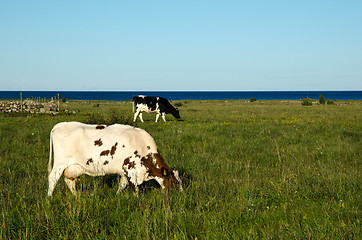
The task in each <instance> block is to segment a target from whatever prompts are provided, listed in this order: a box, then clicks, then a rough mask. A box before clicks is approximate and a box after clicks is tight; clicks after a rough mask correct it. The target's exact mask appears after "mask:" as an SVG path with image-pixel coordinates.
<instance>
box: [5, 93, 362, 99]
mask: <svg viewBox="0 0 362 240" xmlns="http://www.w3.org/2000/svg"><path fill="white" fill-rule="evenodd" d="M58 94H59V98H60V99H63V98H65V99H67V100H105V101H127V100H132V98H133V97H134V96H137V95H146V96H159V97H164V98H166V99H169V100H244V99H245V100H249V99H251V98H255V99H257V100H300V99H302V98H310V99H319V96H320V95H322V96H323V97H324V98H325V99H330V100H362V91H0V99H9V100H16V99H20V98H21V97H20V96H21V95H22V99H37V98H42V99H44V98H45V99H51V98H57V97H58Z"/></svg>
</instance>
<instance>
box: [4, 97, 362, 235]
mask: <svg viewBox="0 0 362 240" xmlns="http://www.w3.org/2000/svg"><path fill="white" fill-rule="evenodd" d="M63 104H67V108H70V109H71V110H75V111H77V114H76V115H68V114H65V113H64V114H60V115H57V116H48V115H29V116H28V117H23V116H14V117H9V115H6V114H2V115H0V142H1V145H0V208H1V222H0V238H2V239H70V238H74V239H110V238H116V239H195V238H197V239H265V238H266V239H309V238H312V239H359V238H360V237H361V231H360V227H361V217H360V216H361V214H360V203H361V202H362V201H361V200H362V199H361V186H360V179H361V174H360V172H361V171H360V170H361V169H360V166H361V136H362V131H361V130H362V128H361V122H362V121H361V119H362V111H361V110H362V102H361V101H346V102H337V104H335V105H314V106H308V107H306V106H302V105H301V104H300V103H293V102H282V101H257V102H252V103H251V102H249V101H227V102H226V101H184V102H182V105H181V106H180V107H179V109H180V114H181V117H182V118H183V119H184V121H183V122H179V121H176V120H175V119H173V117H172V116H171V115H170V116H167V119H168V120H169V121H168V122H166V123H164V122H158V123H155V122H154V118H155V116H154V115H144V119H145V122H144V123H140V122H137V123H136V124H137V126H138V127H141V128H144V129H146V130H147V131H148V132H149V133H150V134H151V135H152V136H153V137H154V138H155V140H156V143H157V144H158V148H159V150H160V152H161V154H162V155H163V157H164V158H165V159H166V161H167V163H168V164H169V165H170V167H175V168H177V169H179V170H180V173H181V177H182V180H183V182H184V185H185V186H184V191H183V192H179V191H171V192H169V193H164V192H163V191H162V190H161V189H159V188H158V187H157V184H152V183H147V184H145V185H144V186H143V187H142V190H141V193H140V194H139V196H138V197H136V196H134V194H133V193H132V192H131V191H130V190H129V189H128V188H126V189H125V190H124V191H123V192H122V193H121V194H119V195H117V194H116V191H117V186H116V185H117V181H118V178H117V177H115V176H110V177H96V178H92V177H89V176H82V177H81V178H80V181H79V182H77V188H78V190H79V192H80V195H79V196H77V197H74V196H73V195H71V193H70V191H69V189H67V187H66V186H65V184H64V182H63V181H62V178H61V180H60V181H59V183H58V184H57V186H56V188H55V191H54V195H53V197H52V198H48V197H47V196H46V193H47V184H48V183H47V162H48V154H49V132H50V130H51V128H52V127H53V126H54V125H55V124H56V123H57V122H60V121H82V122H89V123H103V124H111V123H113V122H122V123H126V124H132V121H131V119H132V107H131V104H130V103H129V102H99V103H98V102H97V103H96V104H95V103H94V102H81V101H75V102H67V103H63Z"/></svg>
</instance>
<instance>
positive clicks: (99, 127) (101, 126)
mask: <svg viewBox="0 0 362 240" xmlns="http://www.w3.org/2000/svg"><path fill="white" fill-rule="evenodd" d="M104 128H105V126H103V125H98V126H97V127H96V129H99V130H102V129H104Z"/></svg>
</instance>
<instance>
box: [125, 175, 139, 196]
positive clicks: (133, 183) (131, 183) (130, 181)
mask: <svg viewBox="0 0 362 240" xmlns="http://www.w3.org/2000/svg"><path fill="white" fill-rule="evenodd" d="M127 180H128V184H129V186H130V187H131V188H132V190H133V191H134V194H135V195H137V196H138V190H139V189H138V183H137V175H136V173H132V174H131V177H128V178H127Z"/></svg>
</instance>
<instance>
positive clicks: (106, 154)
mask: <svg viewBox="0 0 362 240" xmlns="http://www.w3.org/2000/svg"><path fill="white" fill-rule="evenodd" d="M109 153H110V151H109V150H104V151H102V152H101V154H100V156H101V157H102V156H108V154H109Z"/></svg>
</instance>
